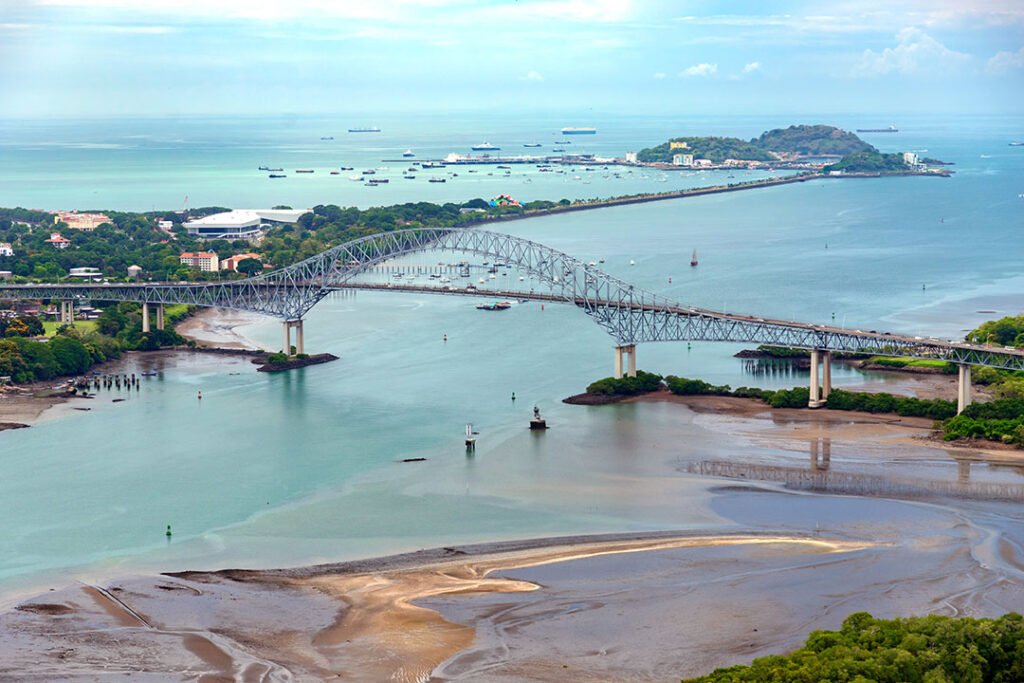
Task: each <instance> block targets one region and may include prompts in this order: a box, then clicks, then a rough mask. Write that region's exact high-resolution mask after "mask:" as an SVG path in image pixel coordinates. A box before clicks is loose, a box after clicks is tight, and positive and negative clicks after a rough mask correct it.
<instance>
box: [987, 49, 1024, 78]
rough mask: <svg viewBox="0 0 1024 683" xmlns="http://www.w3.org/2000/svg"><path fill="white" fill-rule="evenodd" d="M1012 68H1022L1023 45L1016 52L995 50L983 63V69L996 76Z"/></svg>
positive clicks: (1023, 62) (1023, 66) (1023, 63)
mask: <svg viewBox="0 0 1024 683" xmlns="http://www.w3.org/2000/svg"><path fill="white" fill-rule="evenodd" d="M1014 69H1024V47H1022V48H1021V49H1019V50H1017V51H1016V52H1010V51H1008V50H1003V51H1002V52H997V53H996V55H995V56H994V57H992V59H990V60H988V63H987V64H986V65H985V71H987V72H989V73H990V74H995V75H997V76H998V75H1001V74H1005V73H1006V72H1008V71H1013V70H1014Z"/></svg>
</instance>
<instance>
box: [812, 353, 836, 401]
mask: <svg viewBox="0 0 1024 683" xmlns="http://www.w3.org/2000/svg"><path fill="white" fill-rule="evenodd" d="M819 363H821V364H822V368H821V369H822V383H821V385H819V384H818V364H819ZM810 390H811V394H810V396H809V397H808V400H807V407H808V408H821V407H822V406H824V405H825V403H826V401H828V395H829V394H831V393H832V352H831V351H819V350H818V349H812V350H811V385H810Z"/></svg>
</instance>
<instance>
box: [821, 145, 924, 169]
mask: <svg viewBox="0 0 1024 683" xmlns="http://www.w3.org/2000/svg"><path fill="white" fill-rule="evenodd" d="M823 170H824V171H825V172H826V173H831V172H832V171H841V172H843V173H901V172H905V171H909V170H910V167H909V166H907V164H906V163H905V162H904V161H903V155H902V154H898V153H893V154H884V153H882V152H877V151H874V150H872V151H868V152H857V153H856V154H849V155H847V156H845V157H843V158H842V159H840V160H839V161H837V162H836V163H834V164H829V165H828V166H826V167H825V168H824V169H823Z"/></svg>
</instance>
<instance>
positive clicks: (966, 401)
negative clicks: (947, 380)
mask: <svg viewBox="0 0 1024 683" xmlns="http://www.w3.org/2000/svg"><path fill="white" fill-rule="evenodd" d="M959 368H960V377H959V380H960V381H959V382H958V383H957V392H956V414H957V415H959V414H960V413H962V412H964V409H965V408H967V406H969V405H971V366H970V365H961V366H959Z"/></svg>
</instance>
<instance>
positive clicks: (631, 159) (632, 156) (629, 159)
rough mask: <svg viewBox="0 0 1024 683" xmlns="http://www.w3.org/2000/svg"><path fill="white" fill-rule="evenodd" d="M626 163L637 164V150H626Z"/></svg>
mask: <svg viewBox="0 0 1024 683" xmlns="http://www.w3.org/2000/svg"><path fill="white" fill-rule="evenodd" d="M626 163H627V164H635V163H636V152H626Z"/></svg>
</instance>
